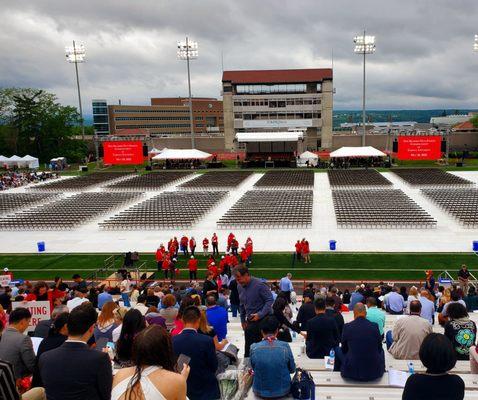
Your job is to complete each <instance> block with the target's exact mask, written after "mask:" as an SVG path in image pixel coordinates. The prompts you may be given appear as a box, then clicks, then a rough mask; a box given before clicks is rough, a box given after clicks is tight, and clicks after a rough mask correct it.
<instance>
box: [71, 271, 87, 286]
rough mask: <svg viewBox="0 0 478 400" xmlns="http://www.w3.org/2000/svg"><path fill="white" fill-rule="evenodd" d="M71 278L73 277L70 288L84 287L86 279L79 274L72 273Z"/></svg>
mask: <svg viewBox="0 0 478 400" xmlns="http://www.w3.org/2000/svg"><path fill="white" fill-rule="evenodd" d="M71 279H73V283H72V285H71V289H72V290H79V289H86V286H87V285H86V281H85V280H84V279H82V278H81V276H80V275H79V274H74V275H73V276H72V277H71Z"/></svg>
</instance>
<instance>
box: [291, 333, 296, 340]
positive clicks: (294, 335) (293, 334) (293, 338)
mask: <svg viewBox="0 0 478 400" xmlns="http://www.w3.org/2000/svg"><path fill="white" fill-rule="evenodd" d="M296 337H297V333H296V332H295V331H292V340H295V338H296Z"/></svg>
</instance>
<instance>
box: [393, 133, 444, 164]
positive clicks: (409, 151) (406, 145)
mask: <svg viewBox="0 0 478 400" xmlns="http://www.w3.org/2000/svg"><path fill="white" fill-rule="evenodd" d="M441 139H442V138H441V136H399V137H398V154H397V157H398V159H399V160H438V159H439V158H441Z"/></svg>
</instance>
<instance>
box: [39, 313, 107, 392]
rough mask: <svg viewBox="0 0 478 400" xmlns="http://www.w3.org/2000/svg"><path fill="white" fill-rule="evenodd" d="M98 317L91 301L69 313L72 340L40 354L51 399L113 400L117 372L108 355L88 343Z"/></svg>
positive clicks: (69, 336)
mask: <svg viewBox="0 0 478 400" xmlns="http://www.w3.org/2000/svg"><path fill="white" fill-rule="evenodd" d="M96 319H97V313H96V310H95V309H94V308H93V306H92V305H91V304H84V305H81V306H78V307H75V308H74V309H73V310H72V311H71V313H70V315H69V316H68V322H67V327H68V340H67V341H66V342H65V343H63V344H62V345H61V346H60V347H58V348H56V349H53V350H50V351H47V352H45V353H43V354H42V355H41V356H40V361H39V368H40V374H41V379H42V381H43V384H44V387H45V390H46V395H47V398H48V399H62V400H70V399H71V400H73V399H75V400H76V399H88V400H106V399H110V397H111V385H112V381H113V375H112V370H111V361H110V359H109V357H108V354H106V353H103V352H101V351H97V350H93V349H90V348H89V347H88V346H87V344H86V343H87V342H88V340H89V339H90V338H91V337H92V336H93V331H94V329H95V324H96ZM59 371H62V372H63V373H58V372H59Z"/></svg>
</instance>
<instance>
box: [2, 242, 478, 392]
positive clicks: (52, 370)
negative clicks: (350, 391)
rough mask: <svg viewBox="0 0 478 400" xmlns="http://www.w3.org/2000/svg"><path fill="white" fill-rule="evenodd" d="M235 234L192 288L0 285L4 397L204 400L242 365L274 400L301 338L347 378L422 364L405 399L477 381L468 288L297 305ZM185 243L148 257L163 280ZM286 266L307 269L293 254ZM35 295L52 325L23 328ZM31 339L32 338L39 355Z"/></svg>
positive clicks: (125, 283) (321, 294) (369, 377)
mask: <svg viewBox="0 0 478 400" xmlns="http://www.w3.org/2000/svg"><path fill="white" fill-rule="evenodd" d="M231 235H232V236H231ZM231 235H230V236H229V237H228V242H227V248H226V251H227V252H226V254H225V255H224V257H222V258H221V259H220V260H221V261H219V262H218V263H217V264H216V261H215V258H213V256H216V257H218V254H216V251H218V245H217V244H216V245H215V246H213V249H214V250H213V251H214V255H213V254H211V260H212V261H210V262H209V261H208V272H207V278H206V280H205V281H204V283H203V284H202V285H199V284H198V282H197V281H196V280H194V279H192V277H191V276H190V278H191V279H190V282H189V284H180V285H177V284H176V283H175V282H174V281H166V280H163V281H158V280H149V281H148V280H141V281H136V280H133V279H132V278H131V275H130V274H129V273H128V271H127V270H126V271H124V270H123V271H120V272H119V274H120V275H121V278H120V279H119V280H118V285H117V286H114V287H106V286H105V285H100V286H92V285H89V284H88V283H87V282H86V281H85V280H84V279H82V278H81V276H79V275H78V274H75V275H74V276H73V277H72V281H71V283H70V284H66V283H64V282H63V281H62V280H61V279H60V278H55V280H54V282H53V283H52V284H50V285H49V284H47V283H45V282H36V283H35V284H34V285H32V284H30V283H28V282H27V283H23V284H20V283H19V284H16V285H15V286H13V287H7V288H4V289H3V293H2V294H0V306H1V308H0V332H2V333H1V339H0V397H1V398H7V399H23V400H28V399H30V400H31V399H34V400H36V399H45V398H46V399H48V400H56V399H62V400H69V399H93V400H95V399H98V400H105V399H114V400H127V399H144V400H149V399H167V400H169V399H175V400H176V399H178V400H179V399H181V400H184V399H186V398H188V399H191V400H196V399H198V400H212V399H220V398H221V392H223V391H224V390H225V389H224V387H223V384H222V382H223V381H222V379H223V378H224V376H228V375H227V372H228V371H229V372H230V371H231V370H234V369H236V370H237V369H238V368H239V367H240V368H242V369H241V371H242V373H243V374H244V375H243V377H242V378H241V379H240V378H238V377H237V376H236V379H237V380H241V381H243V380H247V379H246V378H249V381H252V382H251V385H252V390H253V392H254V393H255V394H256V395H257V396H259V397H261V398H280V397H283V396H286V395H288V394H289V393H290V391H291V388H292V386H293V385H294V380H291V374H294V373H295V372H296V360H295V359H294V355H293V352H292V350H291V347H290V343H292V342H294V341H295V340H297V339H296V338H297V336H302V337H303V338H304V342H303V343H304V345H303V353H305V354H306V355H307V357H308V358H309V359H324V361H318V362H322V363H324V362H325V363H327V365H328V367H329V368H330V369H333V370H335V371H338V372H340V374H341V376H342V377H343V378H346V379H350V380H355V381H359V382H368V381H374V380H376V379H378V378H381V377H382V376H383V375H384V373H385V352H388V353H389V357H392V358H394V359H397V360H408V361H412V362H413V360H421V362H422V363H423V365H424V366H425V367H426V368H427V371H426V373H424V374H420V373H415V374H412V375H411V376H410V377H409V378H408V380H407V382H406V385H405V388H404V391H403V399H407V400H408V399H430V398H433V399H451V400H453V399H463V398H464V397H463V396H464V390H465V388H464V383H463V380H462V379H461V378H460V377H459V376H457V375H453V374H449V371H450V370H451V369H452V368H453V367H454V365H455V363H456V361H457V360H470V363H471V366H470V368H471V371H472V372H475V373H478V363H477V360H478V355H477V352H476V350H475V347H474V346H475V345H476V333H477V328H476V324H475V322H474V321H473V320H472V319H470V317H469V312H472V311H474V310H476V309H477V308H478V296H477V294H476V290H475V289H474V287H473V286H472V285H468V286H466V288H467V290H464V288H465V285H464V284H463V285H460V286H458V285H452V286H451V287H449V288H444V287H441V286H439V287H436V285H435V283H434V284H433V287H432V286H430V284H429V283H428V287H427V286H424V287H423V288H417V287H411V288H409V289H408V288H406V287H400V288H397V287H395V286H391V285H387V284H383V283H381V284H379V285H377V286H372V285H369V284H361V285H358V286H356V287H355V290H353V291H352V292H351V293H350V292H349V291H348V290H347V291H345V290H344V292H342V291H341V290H340V289H339V288H338V287H337V286H335V285H331V286H328V287H325V286H321V285H319V286H314V285H313V284H312V283H310V284H308V285H307V286H306V287H305V288H303V292H302V301H300V302H299V301H298V299H297V295H296V290H295V288H294V282H293V280H292V278H293V277H292V275H291V274H287V275H286V276H284V277H282V278H281V279H280V280H279V281H278V282H271V283H268V282H266V281H264V280H262V279H259V278H256V277H253V276H252V275H251V274H250V272H249V269H248V265H249V264H250V263H251V262H252V241H251V240H250V238H249V239H248V241H247V242H246V244H245V245H244V247H243V248H242V250H241V249H240V248H239V245H238V243H235V242H234V240H236V239H235V237H234V235H233V234H232V233H231ZM215 240H216V239H214V237H213V238H211V242H212V243H214V241H215ZM236 242H237V240H236ZM191 243H192V245H191ZM195 246H196V245H195V240H194V238H187V237H182V238H181V239H180V241H179V242H178V241H177V240H176V238H173V239H171V241H170V243H168V246H167V249H166V247H164V246H160V248H159V249H158V253H157V254H156V259H157V261H158V269H159V270H160V272H162V271H167V272H170V274H168V273H164V277H165V278H166V277H169V278H174V277H175V276H176V271H175V270H174V269H173V268H171V267H170V265H169V263H174V262H175V261H174V260H175V259H176V257H178V252H181V253H182V255H183V256H184V257H187V258H189V260H194V252H195ZM203 247H204V241H203ZM247 248H250V250H247V251H248V254H244V257H243V256H241V253H242V252H244V251H246V249H247ZM203 250H204V251H209V250H208V249H205V248H203ZM208 255H209V254H208ZM246 255H247V257H246ZM190 257H192V258H190ZM295 258H296V259H298V260H304V262H307V261H306V260H307V258H306V257H304V255H303V254H302V253H301V254H300V258H299V254H298V253H297V254H296V255H295ZM232 259H235V260H236V261H235V262H234V261H232ZM165 262H167V263H168V265H167V268H166V269H165V268H164V263H165ZM188 264H189V263H188ZM196 268H197V266H196ZM190 272H191V269H190ZM192 272H194V271H192ZM428 282H429V279H428ZM461 283H462V282H461V281H460V284H461ZM466 283H468V282H466ZM300 289H301V291H302V288H300ZM41 300H43V301H49V302H50V304H51V310H52V313H51V318H50V319H48V320H42V321H40V322H39V323H38V324H35V327H34V329H31V318H32V315H31V313H30V311H29V309H28V308H26V307H22V306H20V307H16V308H15V309H12V302H13V301H16V302H23V301H25V302H27V301H41ZM346 312H351V313H353V320H352V321H351V322H348V323H345V320H344V315H343V314H344V313H346ZM386 315H399V317H396V321H395V323H394V324H393V327H392V329H386ZM236 318H238V319H236ZM231 320H234V321H238V322H239V321H240V323H241V326H242V328H243V331H244V348H243V349H238V348H237V347H236V346H235V345H234V344H233V343H232V342H230V340H229V329H228V327H229V324H230V321H231ZM434 325H435V326H437V327H438V326H439V325H441V326H442V327H443V334H441V333H434V332H433V326H434ZM27 331H30V335H31V336H33V337H34V338H41V339H42V340H41V343H40V344H39V346H38V348H37V349H35V350H34V345H33V344H34V341H33V340H32V338H31V336H29V335H27V334H26V332H27ZM37 340H39V339H35V342H37ZM242 352H243V353H242ZM241 356H243V358H242V357H241ZM228 379H230V378H228ZM319 393H320V390H319ZM2 396H3V397H2Z"/></svg>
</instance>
